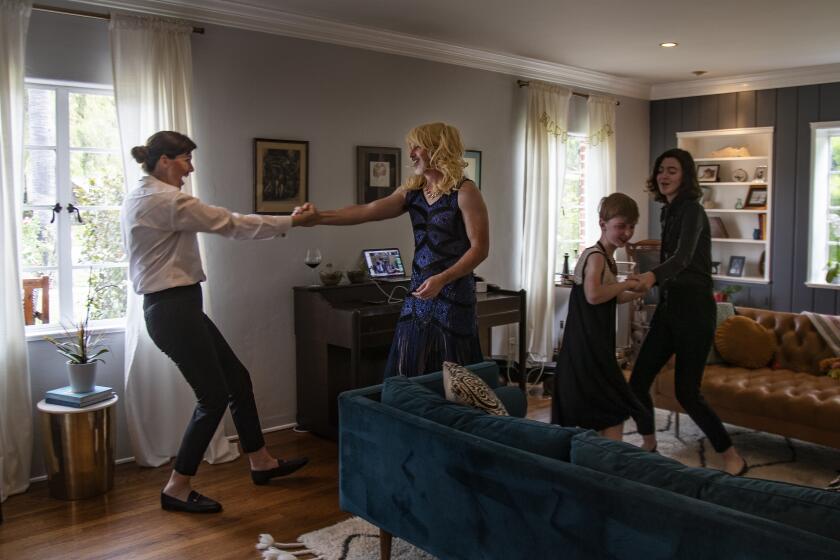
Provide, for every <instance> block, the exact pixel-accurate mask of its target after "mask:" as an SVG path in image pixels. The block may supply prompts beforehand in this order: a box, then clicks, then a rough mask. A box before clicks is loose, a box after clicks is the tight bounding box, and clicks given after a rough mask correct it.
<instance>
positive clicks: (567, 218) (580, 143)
mask: <svg viewBox="0 0 840 560" xmlns="http://www.w3.org/2000/svg"><path fill="white" fill-rule="evenodd" d="M588 148H589V137H588V136H587V135H585V134H572V133H570V134H569V136H568V140H567V141H566V176H565V180H564V190H563V198H562V200H561V201H560V208H561V209H560V215H559V216H558V218H557V258H556V259H555V263H556V264H555V271H554V272H555V274H562V272H563V260H564V255H566V254H568V255H569V267H570V272H571V269H572V267H574V263H575V261H576V260H577V256H578V255H579V254H580V253H581V252H582V251H583V249H584V245H585V243H586V219H587V216H586V153H587V150H588Z"/></svg>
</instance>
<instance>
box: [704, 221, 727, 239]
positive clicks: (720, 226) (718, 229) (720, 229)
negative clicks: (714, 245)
mask: <svg viewBox="0 0 840 560" xmlns="http://www.w3.org/2000/svg"><path fill="white" fill-rule="evenodd" d="M709 230H710V232H711V235H712V239H715V238H717V239H726V238H728V237H729V233H728V232H727V231H726V226H725V225H724V223H723V220H722V219H721V218H720V217H719V216H711V217H710V218H709Z"/></svg>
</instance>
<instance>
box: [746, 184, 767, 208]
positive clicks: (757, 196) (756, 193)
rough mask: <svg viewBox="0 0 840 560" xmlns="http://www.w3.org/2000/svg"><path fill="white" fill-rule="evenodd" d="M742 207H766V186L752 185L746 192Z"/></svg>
mask: <svg viewBox="0 0 840 560" xmlns="http://www.w3.org/2000/svg"><path fill="white" fill-rule="evenodd" d="M744 208H767V186H766V185H761V186H758V185H754V186H752V187H750V190H749V191H748V192H747V201H746V202H744Z"/></svg>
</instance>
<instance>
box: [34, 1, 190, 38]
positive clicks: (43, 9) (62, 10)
mask: <svg viewBox="0 0 840 560" xmlns="http://www.w3.org/2000/svg"><path fill="white" fill-rule="evenodd" d="M32 9H33V10H38V11H39V12H50V13H52V14H63V15H66V16H79V17H86V18H93V19H108V20H109V19H111V16H110V15H109V14H98V13H96V12H86V11H83V10H71V9H69V8H55V7H53V6H44V5H43V4H33V5H32ZM192 30H193V33H198V34H201V35H203V34H204V28H203V27H193V28H192Z"/></svg>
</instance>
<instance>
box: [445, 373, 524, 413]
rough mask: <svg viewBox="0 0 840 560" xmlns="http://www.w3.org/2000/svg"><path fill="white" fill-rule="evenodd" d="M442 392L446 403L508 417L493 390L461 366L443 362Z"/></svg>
mask: <svg viewBox="0 0 840 560" xmlns="http://www.w3.org/2000/svg"><path fill="white" fill-rule="evenodd" d="M443 390H444V393H445V394H446V400H448V401H452V402H456V403H460V404H465V405H467V406H472V407H474V408H478V409H480V410H483V411H485V412H487V413H489V414H494V415H496V416H508V412H507V410H505V405H503V404H502V401H500V400H499V398H498V397H497V396H496V393H494V392H493V389H491V388H490V386H489V385H487V383H485V382H484V380H483V379H481V378H480V377H478V376H477V375H475V374H474V373H472V372H470V370H468V369H467V368H465V367H463V366H460V365H458V364H454V363H452V362H443Z"/></svg>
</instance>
